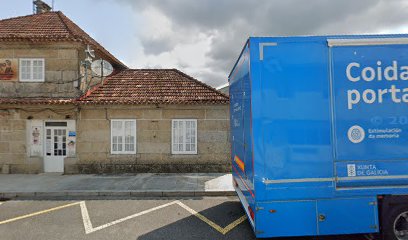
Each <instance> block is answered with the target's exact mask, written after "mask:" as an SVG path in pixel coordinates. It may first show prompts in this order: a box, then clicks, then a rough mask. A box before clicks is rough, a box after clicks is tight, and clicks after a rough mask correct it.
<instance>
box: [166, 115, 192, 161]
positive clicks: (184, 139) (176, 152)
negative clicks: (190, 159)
mask: <svg viewBox="0 0 408 240" xmlns="http://www.w3.org/2000/svg"><path fill="white" fill-rule="evenodd" d="M180 121H182V122H184V126H186V125H185V122H187V121H193V122H195V129H194V130H195V142H194V144H195V150H194V151H186V150H185V148H186V145H185V144H186V132H185V128H184V133H183V148H184V150H182V151H180V150H175V149H174V143H173V139H174V134H175V132H174V130H175V129H174V124H175V123H176V122H180ZM197 129H198V126H197V119H172V120H171V153H172V154H197V152H198V151H197V149H198V146H197Z"/></svg>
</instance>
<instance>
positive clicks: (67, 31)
mask: <svg viewBox="0 0 408 240" xmlns="http://www.w3.org/2000/svg"><path fill="white" fill-rule="evenodd" d="M0 41H2V42H16V41H31V42H66V41H68V42H81V43H84V44H89V45H91V46H92V47H93V48H94V49H95V50H96V51H97V52H98V53H99V54H101V55H102V57H103V58H105V59H106V60H108V61H110V62H111V63H112V64H113V65H116V66H118V67H119V68H127V67H126V65H125V64H123V63H122V62H121V61H119V60H118V59H117V58H115V56H113V55H112V54H111V53H110V52H109V51H108V50H106V49H105V48H104V47H102V46H101V45H100V44H99V43H98V42H97V41H95V40H94V39H93V38H92V37H90V36H89V35H88V34H87V33H86V32H85V31H84V30H82V29H81V28H80V27H79V26H78V25H76V24H75V23H74V22H72V21H71V20H70V19H69V18H68V17H66V16H65V15H64V14H63V13H62V12H60V11H58V12H47V13H40V14H34V15H28V16H22V17H15V18H9V19H3V20H0Z"/></svg>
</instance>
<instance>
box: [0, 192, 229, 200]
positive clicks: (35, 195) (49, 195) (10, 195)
mask: <svg viewBox="0 0 408 240" xmlns="http://www.w3.org/2000/svg"><path fill="white" fill-rule="evenodd" d="M235 195H236V193H235V191H62V192H0V199H1V198H3V199H14V198H41V199H47V198H70V197H75V198H80V197H83V198H103V197H129V198H139V197H146V198H149V197H224V196H235Z"/></svg>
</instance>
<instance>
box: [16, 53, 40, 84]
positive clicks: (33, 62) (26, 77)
mask: <svg viewBox="0 0 408 240" xmlns="http://www.w3.org/2000/svg"><path fill="white" fill-rule="evenodd" d="M44 68H45V67H44V59H41V58H40V59H37V58H22V59H20V81H21V82H44Z"/></svg>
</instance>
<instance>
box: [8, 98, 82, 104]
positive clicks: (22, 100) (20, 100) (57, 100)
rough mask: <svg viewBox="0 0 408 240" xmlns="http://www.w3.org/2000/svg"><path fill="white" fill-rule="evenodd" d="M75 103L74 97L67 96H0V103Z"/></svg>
mask: <svg viewBox="0 0 408 240" xmlns="http://www.w3.org/2000/svg"><path fill="white" fill-rule="evenodd" d="M72 103H75V99H68V98H61V99H60V98H46V97H42V98H40V97H37V98H28V97H27V98H0V104H35V105H44V104H45V105H65V104H72Z"/></svg>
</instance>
